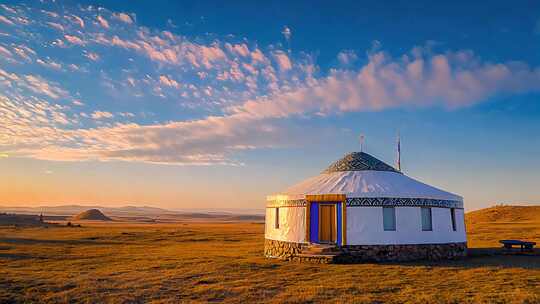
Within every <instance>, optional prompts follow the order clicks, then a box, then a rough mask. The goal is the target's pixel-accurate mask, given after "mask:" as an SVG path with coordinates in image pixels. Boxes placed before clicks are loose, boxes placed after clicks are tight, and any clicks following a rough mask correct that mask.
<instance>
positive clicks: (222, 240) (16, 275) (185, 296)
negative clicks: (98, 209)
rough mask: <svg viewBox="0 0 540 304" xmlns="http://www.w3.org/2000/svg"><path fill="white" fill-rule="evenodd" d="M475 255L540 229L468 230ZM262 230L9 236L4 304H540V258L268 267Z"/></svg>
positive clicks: (227, 227)
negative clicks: (174, 303)
mask: <svg viewBox="0 0 540 304" xmlns="http://www.w3.org/2000/svg"><path fill="white" fill-rule="evenodd" d="M467 227H468V230H469V246H470V247H472V248H489V247H499V244H498V243H497V240H499V239H502V238H525V239H532V240H536V241H537V242H538V240H539V239H540V222H535V221H523V222H519V223H505V222H476V223H472V222H469V221H468V223H467ZM263 230H264V226H263V224H254V223H219V224H218V223H187V224H181V223H178V224H129V223H123V224H118V223H107V224H86V225H83V227H82V228H67V227H54V228H17V229H16V228H7V227H4V228H0V302H8V303H9V302H86V303H97V302H111V303H125V302H159V303H161V302H164V303H169V302H171V303H172V302H234V303H248V302H291V303H306V302H307V303H310V302H322V301H325V302H349V303H350V302H356V303H364V302H365V303H373V302H388V303H418V302H421V303H422V302H424V303H432V302H436V303H463V302H470V303H501V302H503V303H506V302H509V303H539V302H540V256H478V257H472V258H468V259H465V260H460V261H445V262H415V263H401V264H374V263H369V264H356V265H312V264H297V263H291V262H281V261H277V260H269V259H265V258H264V257H263V256H262V254H263V242H264V236H263Z"/></svg>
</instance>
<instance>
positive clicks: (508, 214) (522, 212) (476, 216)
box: [465, 205, 540, 223]
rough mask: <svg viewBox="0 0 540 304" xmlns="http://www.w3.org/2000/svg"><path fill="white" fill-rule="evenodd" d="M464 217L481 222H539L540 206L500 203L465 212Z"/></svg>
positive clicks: (469, 220)
mask: <svg viewBox="0 0 540 304" xmlns="http://www.w3.org/2000/svg"><path fill="white" fill-rule="evenodd" d="M465 219H466V220H467V221H468V222H472V223H481V222H501V223H502V222H540V206H508V205H500V206H495V207H490V208H485V209H480V210H476V211H471V212H467V214H465Z"/></svg>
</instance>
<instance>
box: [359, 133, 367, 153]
mask: <svg viewBox="0 0 540 304" xmlns="http://www.w3.org/2000/svg"><path fill="white" fill-rule="evenodd" d="M365 139H366V137H365V136H364V134H360V152H364V140H365Z"/></svg>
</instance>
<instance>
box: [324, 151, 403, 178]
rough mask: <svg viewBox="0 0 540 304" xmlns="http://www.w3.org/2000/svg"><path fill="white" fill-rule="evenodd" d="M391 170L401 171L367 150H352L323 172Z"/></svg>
mask: <svg viewBox="0 0 540 304" xmlns="http://www.w3.org/2000/svg"><path fill="white" fill-rule="evenodd" d="M364 170H371V171H389V172H396V173H401V172H399V171H398V170H396V169H395V168H394V167H392V166H390V165H388V164H386V163H385V162H383V161H381V160H378V159H377V158H375V157H373V156H371V155H369V154H367V153H365V152H352V153H349V154H347V155H345V156H344V157H343V158H342V159H340V160H338V161H336V162H334V163H333V164H331V165H330V167H328V168H327V169H326V170H324V171H323V172H322V173H333V172H343V171H364Z"/></svg>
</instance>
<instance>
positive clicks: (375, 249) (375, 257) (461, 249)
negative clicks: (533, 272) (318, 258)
mask: <svg viewBox="0 0 540 304" xmlns="http://www.w3.org/2000/svg"><path fill="white" fill-rule="evenodd" d="M341 252H342V254H341V255H339V256H337V257H336V262H338V263H339V262H342V263H354V262H364V261H375V262H405V261H415V260H430V261H436V260H452V259H458V258H462V257H466V256H467V243H446V244H417V245H348V246H343V247H341Z"/></svg>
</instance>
